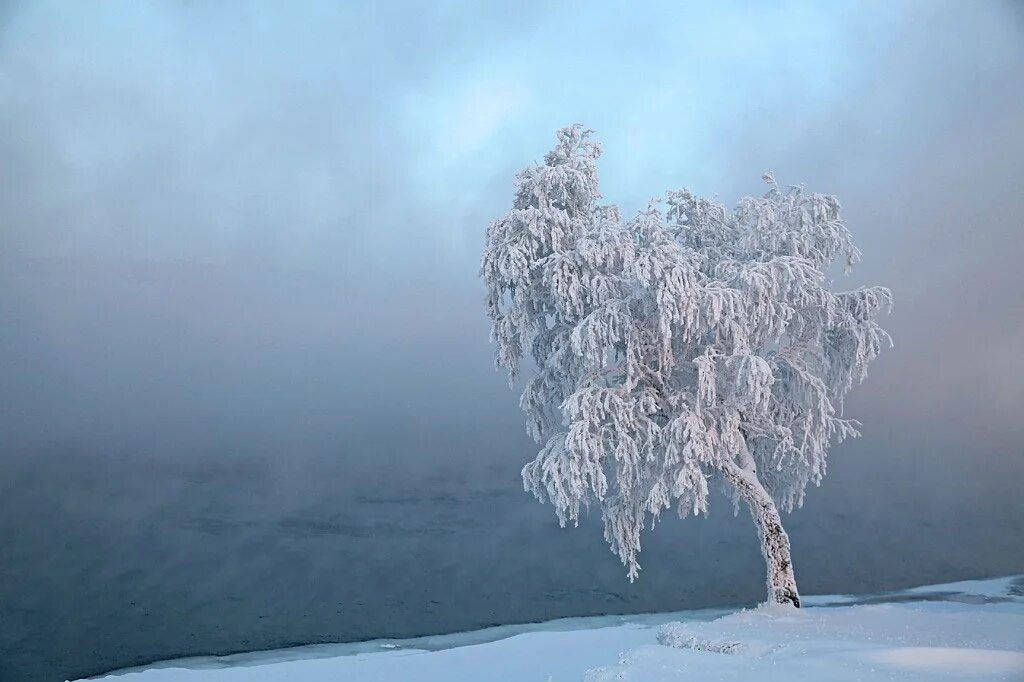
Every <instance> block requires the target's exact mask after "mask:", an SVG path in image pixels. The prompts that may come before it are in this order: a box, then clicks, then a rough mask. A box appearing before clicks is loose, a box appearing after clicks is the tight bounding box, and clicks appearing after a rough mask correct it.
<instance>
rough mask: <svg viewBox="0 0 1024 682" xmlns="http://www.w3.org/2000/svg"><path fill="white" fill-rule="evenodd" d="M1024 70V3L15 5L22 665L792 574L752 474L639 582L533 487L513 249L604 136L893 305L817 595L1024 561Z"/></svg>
mask: <svg viewBox="0 0 1024 682" xmlns="http://www.w3.org/2000/svg"><path fill="white" fill-rule="evenodd" d="M1022 74H1024V11H1022V9H1021V5H1019V4H1017V3H1012V2H1005V3H1002V2H995V1H992V2H978V3H971V4H968V5H964V4H962V3H952V2H949V3H943V2H902V3H891V4H890V3H881V2H876V3H853V2H849V3H847V2H834V3H818V4H816V5H815V4H811V3H789V2H783V3H775V4H773V5H771V6H764V5H756V6H755V5H750V4H748V3H731V4H729V3H727V4H721V5H718V4H716V5H714V6H712V5H710V4H708V5H706V6H705V5H698V4H694V5H688V6H680V5H679V4H678V3H671V2H666V3H662V4H651V5H646V6H644V7H643V8H638V7H636V6H634V5H632V4H626V3H623V4H611V3H608V4H603V5H601V6H596V5H595V6H584V5H582V4H579V5H572V4H552V3H539V2H538V3H515V6H514V7H513V6H512V5H511V4H509V5H508V8H507V9H505V10H502V9H500V8H498V7H497V6H492V7H491V8H484V7H477V6H475V5H470V4H465V3H433V4H431V5H428V4H426V3H397V4H384V3H374V4H366V5H363V6H356V5H354V4H349V3H315V2H299V3H271V2H266V3H246V4H245V5H242V4H241V3H226V2H221V3H207V2H186V1H185V0H181V1H171V0H152V1H151V2H147V3H142V2H138V3H114V2H98V3H69V2H33V3H29V2H17V1H15V2H7V3H6V4H3V5H0V320H2V322H0V548H3V549H2V552H3V558H2V560H0V604H3V605H4V606H3V611H4V615H3V621H4V626H3V628H2V629H0V679H4V680H6V679H12V680H13V679H49V678H48V677H47V676H48V675H56V674H58V673H59V674H61V675H65V676H67V677H75V676H77V675H84V674H88V673H96V672H100V671H102V670H106V669H109V668H112V667H117V666H120V665H129V664H133V663H141V662H145V661H148V660H153V659H155V658H166V657H169V656H173V655H186V654H194V653H211V652H227V651H236V650H244V649H253V648H267V647H272V646H282V645H284V644H290V643H301V642H309V641H342V640H349V641H350V640H356V639H366V638H370V637H376V636H385V635H398V634H406V635H411V634H422V633H427V632H443V631H452V630H461V629H468V628H471V627H478V626H479V625H481V624H486V623H490V622H511V621H516V620H518V621H523V620H537V619H541V618H550V617H557V616H562V615H572V614H583V613H600V612H609V611H610V612H624V611H653V610H661V611H665V610H672V609H677V608H683V607H691V606H706V605H711V604H723V603H742V602H744V601H753V600H754V599H756V598H757V596H758V594H759V593H760V591H761V590H762V589H763V587H762V585H761V581H762V576H761V571H762V570H763V567H762V565H761V564H760V559H758V558H757V546H756V541H755V538H754V536H753V534H752V532H751V531H750V528H749V521H748V520H747V519H739V520H734V519H733V517H732V509H731V505H729V504H728V502H727V501H726V500H723V499H720V500H717V501H716V502H717V503H716V504H713V508H712V518H711V519H709V520H689V521H687V522H678V521H675V520H671V521H668V522H666V523H665V524H663V525H662V526H660V527H659V528H658V529H657V530H656V531H654V533H653V534H651V535H650V539H649V540H648V544H647V545H646V546H645V550H644V554H643V555H642V563H643V565H644V572H643V573H642V574H641V578H640V580H639V582H637V583H636V584H634V585H629V583H628V582H627V581H626V579H625V572H624V571H623V569H622V567H621V566H620V565H619V564H618V561H617V559H616V558H615V557H614V556H613V555H612V554H611V553H610V552H608V551H607V549H606V547H605V546H604V545H603V541H602V538H601V533H600V529H599V527H598V524H596V523H588V524H584V525H583V526H582V527H581V528H579V529H566V530H558V529H557V522H556V521H555V519H554V515H553V514H552V513H551V510H550V508H548V507H540V506H539V505H537V504H536V503H535V502H534V501H533V500H532V499H531V498H529V497H528V496H527V495H526V494H525V493H523V492H522V491H521V483H520V482H519V479H518V475H519V474H518V472H519V469H520V467H521V466H522V465H523V464H524V463H525V462H527V461H528V460H529V459H531V458H532V457H533V455H534V452H535V448H534V446H533V444H532V443H531V442H530V441H529V439H528V438H527V437H526V435H525V433H524V430H523V419H522V414H521V412H520V411H519V408H518V404H517V395H516V394H515V393H514V392H510V391H509V390H508V387H507V385H506V382H505V379H504V377H503V376H502V375H501V374H499V373H497V372H495V371H494V370H493V366H492V361H491V354H492V352H493V351H492V348H491V346H490V344H489V341H488V327H487V320H486V317H485V314H484V308H483V303H482V297H483V288H482V285H481V284H480V282H479V280H478V278H477V268H478V259H479V254H480V251H481V249H482V244H483V235H484V230H485V228H486V225H487V223H488V222H489V221H490V220H492V219H494V218H496V217H498V216H499V215H501V214H502V213H504V212H505V211H506V210H508V208H509V207H510V205H511V200H512V188H513V185H512V182H513V177H514V174H515V172H516V171H517V170H518V169H520V168H522V167H524V166H526V165H528V164H530V163H533V162H535V161H537V160H539V159H540V158H542V156H543V154H544V153H545V152H546V151H547V150H548V149H549V148H550V147H551V145H552V144H553V140H554V132H555V131H556V130H557V129H558V128H559V127H562V126H564V125H567V124H570V123H573V122H582V123H584V124H586V125H587V126H589V127H591V128H593V129H595V130H596V131H597V136H598V138H599V139H600V140H601V141H602V143H603V144H604V147H605V155H604V157H603V159H602V165H601V172H602V183H603V188H604V191H605V198H606V200H607V201H609V202H614V203H618V204H620V205H621V206H622V207H623V208H624V209H625V211H626V213H631V212H632V211H635V210H636V209H637V208H639V207H640V206H642V205H643V204H645V203H646V201H647V200H648V199H649V198H651V197H654V196H658V195H660V194H662V193H663V192H664V190H666V189H670V188H678V187H682V186H687V187H690V188H691V189H693V190H695V191H697V192H701V193H705V194H716V195H718V196H719V197H720V198H722V199H723V200H725V201H727V202H729V203H731V202H733V201H735V200H736V199H737V198H739V197H740V196H742V195H744V194H750V193H759V192H762V191H763V183H762V182H761V180H760V177H761V174H762V172H763V171H765V170H769V169H770V170H773V171H774V173H775V176H776V177H777V178H778V179H779V180H780V182H783V183H800V182H802V183H805V184H806V185H807V186H808V187H809V188H810V189H813V190H816V191H823V192H828V193H833V194H836V195H838V196H839V197H840V199H841V200H842V202H843V205H844V209H845V215H846V218H847V220H848V222H849V225H850V228H851V230H852V231H853V233H854V236H855V238H856V239H857V242H858V244H859V246H860V247H861V249H862V250H863V252H864V262H863V264H862V265H861V266H860V267H859V268H858V269H857V270H855V271H854V273H853V275H852V276H851V277H850V278H848V286H850V287H854V286H857V285H858V284H860V283H877V284H884V285H887V286H889V287H890V288H891V289H892V290H893V293H894V296H895V299H896V309H895V311H894V312H893V314H892V315H891V316H890V317H889V318H888V319H887V320H886V323H885V326H886V328H887V329H888V330H889V331H890V332H891V333H892V335H893V337H894V339H895V342H896V347H895V348H894V349H893V350H892V351H890V352H888V353H886V354H884V355H883V356H882V357H881V358H880V359H879V360H878V361H877V362H876V363H875V364H874V365H873V367H872V371H871V376H870V377H869V378H868V380H867V382H866V383H865V384H864V385H863V386H861V387H860V388H859V389H857V390H855V391H854V393H853V395H852V399H851V400H850V401H849V402H848V404H847V412H848V414H850V415H851V416H853V417H855V418H857V419H859V420H860V421H861V422H862V424H863V428H862V430H863V432H864V434H865V435H864V437H863V438H862V439H860V440H858V441H855V442H852V443H845V444H843V445H841V446H840V447H838V448H836V449H835V450H834V452H833V455H832V460H831V462H832V467H831V471H830V475H829V476H828V477H827V478H826V480H825V482H824V484H823V485H822V487H821V488H819V489H814V490H812V491H810V492H809V496H808V503H807V505H806V506H805V508H804V509H803V510H801V511H799V512H797V513H796V514H795V515H794V516H793V517H792V518H791V519H790V521H789V523H790V534H791V536H792V537H793V543H794V553H795V555H796V558H795V565H796V566H797V567H798V568H799V569H800V571H801V575H800V579H801V585H802V586H803V590H805V591H806V592H808V593H815V592H852V591H865V590H871V589H884V588H895V587H900V586H903V585H910V584H921V583H928V582H932V583H935V582H941V581H946V580H954V579H961V578H972V577H984V576H989V575H1000V574H1008V573H1014V572H1024V497H1022V496H1021V494H1020V481H1021V480H1024V457H1022V454H1024V453H1022V447H1021V443H1022V442H1024V422H1022V420H1021V418H1020V415H1021V414H1024V360H1022V359H1021V353H1020V351H1021V348H1024V303H1022V302H1024V271H1022V268H1021V266H1020V263H1019V261H1020V259H1021V255H1022V244H1024V241H1022V237H1024V219H1022V217H1021V216H1024V173H1022V166H1021V159H1022V158H1024V125H1022V123H1021V122H1022V121H1024V77H1022ZM883 564H885V565H887V566H888V567H889V569H890V570H888V571H887V572H886V573H885V574H884V575H883V574H881V573H880V572H879V571H878V570H877V569H878V568H879V567H880V566H882V565H883ZM552 595H556V596H558V598H559V602H558V604H554V603H552ZM61 679H64V678H63V677H62V678H61Z"/></svg>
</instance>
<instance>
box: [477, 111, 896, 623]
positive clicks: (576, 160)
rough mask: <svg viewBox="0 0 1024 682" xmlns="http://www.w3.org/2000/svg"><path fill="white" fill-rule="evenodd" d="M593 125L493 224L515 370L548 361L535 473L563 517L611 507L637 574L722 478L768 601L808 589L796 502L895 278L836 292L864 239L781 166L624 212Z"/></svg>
mask: <svg viewBox="0 0 1024 682" xmlns="http://www.w3.org/2000/svg"><path fill="white" fill-rule="evenodd" d="M590 132H591V131H588V130H584V129H583V128H581V127H580V126H573V127H571V128H566V129H563V130H561V131H560V132H559V133H558V144H557V146H556V147H555V148H554V149H553V150H552V151H551V152H549V153H548V154H547V155H546V156H545V157H544V163H543V164H542V165H537V166H533V167H530V168H527V169H526V170H523V171H522V172H520V173H519V174H518V176H517V181H516V195H515V200H514V204H513V208H512V210H511V211H510V212H509V213H508V214H507V215H505V216H504V217H503V218H501V219H499V220H497V221H496V222H494V223H492V224H491V226H490V228H489V229H488V231H487V245H486V251H485V253H484V255H483V259H482V264H481V275H482V277H483V278H484V280H485V282H486V285H487V290H488V295H487V309H488V314H489V316H490V318H491V320H492V322H493V332H492V336H493V340H494V341H495V342H496V343H497V352H496V361H497V364H498V366H499V367H501V368H504V369H506V370H508V373H509V378H510V384H514V383H515V381H516V379H517V376H518V374H519V370H520V363H521V362H522V360H523V356H524V355H526V356H528V358H529V359H530V360H532V362H531V363H530V371H529V374H530V375H531V377H530V378H529V380H528V381H527V382H526V384H525V388H524V390H523V394H522V399H521V401H520V402H521V405H522V408H523V410H524V411H525V412H526V414H527V430H528V432H529V433H530V435H531V436H533V438H534V439H535V440H536V441H537V442H538V443H539V444H540V445H541V448H540V452H539V454H538V455H537V457H536V459H534V460H533V461H532V462H530V463H529V464H527V465H526V466H525V467H524V468H523V482H524V484H525V487H526V489H527V490H529V491H532V492H533V494H534V495H536V496H537V498H538V499H540V500H541V501H542V502H543V501H545V500H548V501H550V502H551V503H552V504H553V505H554V507H555V510H556V512H557V513H558V517H559V520H560V521H561V523H562V525H565V523H566V522H567V521H573V522H574V523H575V522H578V520H579V516H580V511H581V508H587V507H589V505H590V504H592V503H594V504H597V505H600V509H601V512H602V516H603V518H604V527H605V538H606V539H607V540H608V542H609V543H610V544H611V547H612V550H613V551H614V552H615V553H616V554H617V555H618V556H619V557H620V558H621V560H622V562H623V564H624V565H625V566H626V567H627V568H628V572H629V577H630V579H631V580H632V579H634V578H635V577H636V576H637V572H638V570H639V565H638V563H637V558H638V554H639V552H640V535H641V531H643V530H644V528H645V527H646V526H647V525H648V524H650V525H653V524H654V523H655V522H656V521H657V519H658V516H659V514H661V512H662V511H664V510H666V509H669V508H670V507H672V506H675V507H676V508H677V510H678V513H679V514H680V515H681V516H686V515H688V514H691V513H692V514H707V511H708V497H709V485H710V484H711V483H712V482H713V481H715V480H720V481H723V482H724V483H725V484H726V487H727V489H728V490H730V491H731V493H732V495H733V499H734V501H735V502H736V503H737V504H738V503H739V500H743V501H744V502H745V503H746V504H747V505H748V506H749V508H750V511H751V514H752V516H753V518H754V522H755V523H756V525H757V528H758V531H759V534H760V537H761V549H762V551H763V554H764V557H765V560H766V562H767V565H768V594H769V599H770V600H772V601H775V602H779V603H789V604H793V605H796V606H799V604H800V598H799V593H798V591H797V586H796V580H795V578H794V573H793V564H792V560H791V559H790V548H789V538H788V537H787V535H786V532H785V531H784V530H783V528H782V521H781V517H780V515H779V509H780V508H781V509H784V510H786V511H792V510H793V508H795V507H799V506H800V505H801V504H802V503H803V499H804V491H805V489H806V487H807V484H808V483H811V482H813V483H815V484H818V483H820V481H821V479H822V477H823V476H824V475H825V464H826V455H827V454H828V448H829V445H830V444H831V443H834V442H839V441H841V440H842V439H843V438H845V437H848V436H855V435H857V431H856V428H855V427H856V426H857V423H856V422H854V421H851V420H849V419H846V418H844V417H843V416H842V412H843V396H844V395H845V394H846V393H847V392H848V391H849V390H850V388H851V387H852V386H853V384H854V383H857V382H860V381H861V380H862V379H863V378H864V376H865V373H866V370H867V366H868V363H869V362H870V361H871V360H872V359H873V358H875V356H877V355H878V353H879V351H880V350H881V348H882V346H883V345H884V344H886V343H889V337H888V335H887V334H886V333H885V332H884V331H883V330H882V329H881V328H880V327H879V326H878V324H877V323H876V321H875V319H876V317H877V316H878V315H879V314H880V312H882V311H883V310H886V309H888V308H889V307H890V306H891V302H892V296H891V294H890V292H889V290H888V289H885V288H883V287H862V288H859V289H855V290H853V291H844V292H834V291H832V282H831V280H830V277H829V272H830V270H831V269H832V265H833V263H835V262H836V261H841V262H842V264H843V265H844V266H845V268H846V269H847V270H849V268H850V267H851V266H852V265H853V264H854V263H856V262H857V261H858V260H859V257H860V252H859V251H858V250H857V248H856V247H855V246H854V245H853V243H852V241H851V236H850V233H849V231H848V230H847V228H846V225H845V223H844V222H843V219H842V218H841V217H840V207H839V202H838V201H837V200H836V198H835V197H833V196H827V195H823V194H812V193H808V192H806V191H804V189H803V188H802V187H790V188H788V189H781V188H780V187H779V186H778V185H777V184H776V182H775V180H774V179H773V178H772V176H771V175H765V176H764V179H765V180H766V181H767V183H768V192H767V193H766V194H765V195H764V196H763V197H760V198H751V197H747V198H744V199H742V200H740V201H739V203H738V204H737V206H736V207H735V208H734V209H731V210H730V209H728V208H726V207H725V206H724V205H722V204H719V203H717V202H716V201H713V200H709V199H704V198H700V197H697V196H695V195H694V194H692V193H691V192H689V191H687V190H681V191H675V192H669V193H668V194H667V195H666V196H665V197H664V199H662V200H660V201H656V202H652V203H651V204H650V205H649V206H648V207H647V208H646V209H645V210H643V211H641V212H640V213H639V214H638V215H637V216H636V217H635V218H633V219H631V220H623V219H622V218H621V217H620V215H619V211H618V209H617V208H615V207H614V206H605V205H601V204H599V203H598V200H599V199H600V197H601V194H600V190H599V187H598V174H597V159H598V157H599V156H600V153H601V148H600V146H599V145H598V144H597V143H595V142H593V141H592V140H591V138H590Z"/></svg>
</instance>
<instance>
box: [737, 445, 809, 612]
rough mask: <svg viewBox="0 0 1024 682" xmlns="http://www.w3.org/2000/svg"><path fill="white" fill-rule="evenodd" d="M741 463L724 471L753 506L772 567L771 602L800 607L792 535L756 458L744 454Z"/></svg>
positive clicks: (762, 546)
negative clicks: (764, 480)
mask: <svg viewBox="0 0 1024 682" xmlns="http://www.w3.org/2000/svg"><path fill="white" fill-rule="evenodd" d="M741 461H742V464H743V466H740V465H738V464H735V463H733V462H729V463H728V464H727V465H726V466H725V467H723V469H722V471H723V473H724V474H725V478H726V480H727V481H729V483H730V484H732V486H733V487H734V488H735V489H736V492H737V493H739V495H740V497H742V498H743V499H744V500H745V501H746V503H747V505H748V506H749V507H750V515H751V516H752V517H753V518H754V523H755V524H756V525H757V530H758V533H759V534H760V536H761V554H763V555H764V560H765V563H766V564H767V567H768V581H767V582H768V600H769V601H771V602H774V603H776V604H791V605H792V606H795V607H797V608H800V593H799V592H798V591H797V588H796V576H795V575H794V574H793V560H792V559H791V558H790V554H789V536H788V535H786V531H785V530H784V529H783V528H782V517H781V516H780V515H779V510H778V508H777V507H776V506H775V501H774V500H773V499H772V496H771V495H769V494H768V491H767V490H765V488H764V486H763V485H762V484H761V481H760V480H759V479H758V477H757V467H756V465H755V464H754V460H753V458H752V457H750V455H744V456H743V457H742V458H741Z"/></svg>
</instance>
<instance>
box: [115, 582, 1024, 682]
mask: <svg viewBox="0 0 1024 682" xmlns="http://www.w3.org/2000/svg"><path fill="white" fill-rule="evenodd" d="M805 602H806V604H807V607H808V608H804V609H800V610H796V609H788V608H779V607H761V608H758V609H751V610H743V611H733V612H728V611H693V612H681V613H675V614H655V615H648V616H608V617H601V618H575V619H566V620H561V621H553V622H550V623H542V624H537V625H523V626H503V627H499V628H490V629H488V630H481V631H478V632H469V633H460V634H455V635H443V636H439V637H423V638H418V639H413V640H378V641H375V642H363V643H359V644H338V645H323V646H311V647H300V648H297V649H287V650H281V651H270V652H259V653H254V654H242V655H235V656H227V657H216V658H214V657H211V658H193V659H183V660H179V661H169V662H166V663H160V664H156V665H153V666H150V667H148V668H146V669H136V670H131V671H122V672H120V673H111V674H110V675H108V676H106V677H103V678H101V679H104V680H116V681H117V682H172V681H173V682H242V681H245V682H286V681H287V682H327V681H330V682H341V681H346V680H358V681H359V682H374V681H387V682H458V681H463V680H465V681H471V682H477V681H483V680H487V681H489V682H502V681H509V682H511V681H515V682H524V681H528V680H537V681H538V682H563V681H568V680H586V681H587V682H605V681H611V680H616V681H618V680H636V681H640V680H642V681H643V682H659V681H668V680H700V681H702V682H703V681H711V680H757V681H758V682H770V681H772V680H786V681H787V682H792V681H793V680H864V681H867V680H1024V576H1022V577H1018V578H1000V579H993V580H980V581H968V582H960V583H951V584H948V585H935V586H930V587H923V588H917V589H913V590H908V591H906V592H901V593H894V594H889V595H882V596H876V597H869V598H857V597H810V598H807V599H806V600H805Z"/></svg>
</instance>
